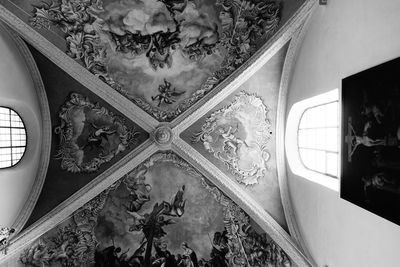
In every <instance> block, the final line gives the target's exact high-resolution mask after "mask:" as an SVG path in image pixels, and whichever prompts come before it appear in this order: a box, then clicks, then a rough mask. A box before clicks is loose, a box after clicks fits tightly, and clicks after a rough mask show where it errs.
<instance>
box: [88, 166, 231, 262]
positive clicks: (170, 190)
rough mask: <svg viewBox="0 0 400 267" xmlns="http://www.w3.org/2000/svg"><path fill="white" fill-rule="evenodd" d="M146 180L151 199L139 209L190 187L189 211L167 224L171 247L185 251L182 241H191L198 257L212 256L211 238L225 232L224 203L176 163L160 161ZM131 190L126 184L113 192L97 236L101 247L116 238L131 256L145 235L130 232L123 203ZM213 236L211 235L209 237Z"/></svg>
mask: <svg viewBox="0 0 400 267" xmlns="http://www.w3.org/2000/svg"><path fill="white" fill-rule="evenodd" d="M146 183H149V184H150V185H151V186H152V190H151V193H150V197H151V200H150V201H149V202H147V203H146V204H145V205H144V206H143V207H142V209H141V211H140V212H139V213H140V214H144V213H146V212H151V209H152V207H153V206H154V204H155V203H156V202H158V203H160V202H162V201H163V200H165V201H167V202H169V201H170V200H171V197H173V196H174V195H175V193H176V192H177V191H178V190H179V188H181V187H182V185H185V186H186V189H185V195H184V197H185V199H186V207H185V213H184V215H183V216H182V217H181V218H174V221H176V224H173V225H169V226H166V227H164V231H165V232H167V235H166V236H165V237H164V239H165V241H166V242H167V244H168V250H170V251H171V252H172V253H173V254H178V253H180V254H182V250H181V248H180V246H181V244H182V242H187V243H188V245H189V246H190V247H191V248H192V249H194V250H195V251H196V253H197V255H198V258H205V259H209V255H210V252H211V249H212V246H211V242H210V237H211V238H212V237H213V235H214V233H215V232H217V231H220V232H221V231H223V229H224V224H223V219H222V215H223V211H222V206H221V205H220V204H218V203H217V202H216V200H215V199H214V197H213V196H212V195H211V194H210V193H209V192H208V191H207V190H206V189H205V188H204V187H203V186H202V185H201V181H200V179H199V178H196V177H193V176H191V175H190V174H189V173H188V172H187V171H185V170H183V169H180V168H179V167H177V166H175V165H174V164H173V163H167V162H163V163H156V165H155V166H153V167H151V168H150V169H149V171H148V172H147V174H146ZM128 193H129V192H128V190H127V189H126V187H125V185H124V184H123V183H122V184H121V185H120V186H119V188H118V189H117V190H115V191H113V192H111V194H110V196H109V198H108V200H107V203H106V205H105V207H104V209H103V211H102V212H101V213H100V214H101V215H100V216H99V221H98V226H97V227H96V230H95V232H96V237H97V239H98V241H99V242H100V244H101V245H100V248H102V247H107V246H110V245H112V239H114V242H115V244H116V246H120V247H121V248H122V251H126V250H127V249H128V248H130V251H129V253H128V255H130V254H131V253H133V252H134V251H135V250H136V249H137V248H138V247H139V245H140V243H141V241H142V239H143V234H142V233H135V232H129V231H128V229H129V224H130V223H131V222H132V219H131V218H130V216H129V215H128V214H127V213H126V212H125V208H124V206H123V205H122V204H123V203H124V201H125V199H124V198H125V197H126V196H127V195H128ZM209 236H210V237H209Z"/></svg>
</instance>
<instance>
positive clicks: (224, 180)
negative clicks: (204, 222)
mask: <svg viewBox="0 0 400 267" xmlns="http://www.w3.org/2000/svg"><path fill="white" fill-rule="evenodd" d="M172 149H173V151H174V152H175V153H177V154H178V155H179V156H180V157H182V158H183V159H185V160H186V161H187V162H189V163H190V164H191V165H193V166H194V167H195V169H197V170H198V171H199V172H201V173H202V174H203V175H204V176H205V177H206V178H207V179H209V180H210V181H211V182H212V183H213V184H214V185H215V186H217V187H218V188H219V189H220V190H221V191H222V192H224V193H225V194H226V195H227V196H228V197H229V198H231V199H232V200H233V201H234V202H235V203H236V204H237V205H239V206H240V207H241V208H242V209H243V210H244V211H245V212H246V213H247V214H248V215H249V216H250V217H251V218H252V219H253V220H254V221H255V222H256V223H257V224H258V225H259V226H260V227H261V228H262V229H263V230H264V231H265V232H266V233H267V234H268V235H269V236H270V237H271V238H272V239H273V240H274V241H275V242H276V243H277V244H278V245H279V246H280V247H281V248H282V249H283V250H284V251H285V252H286V254H287V255H288V256H289V257H290V258H291V259H292V261H293V262H295V263H296V264H297V265H298V266H312V265H311V263H310V262H309V261H308V259H307V257H306V256H304V255H303V254H302V252H301V251H300V250H299V249H298V248H297V245H296V243H295V242H294V241H293V240H292V238H291V237H290V236H289V234H288V233H287V232H286V231H285V230H284V229H283V228H282V227H281V226H280V225H279V224H278V223H277V222H276V221H275V220H274V219H273V218H272V217H271V215H269V213H268V212H266V211H265V210H264V209H263V208H262V207H261V205H260V204H258V203H257V202H256V201H255V200H254V199H253V198H252V197H251V196H250V195H248V194H247V193H245V192H244V190H243V189H242V188H241V187H240V185H239V184H238V183H237V182H236V181H234V180H232V179H231V178H229V177H228V176H227V175H226V174H224V173H223V172H222V171H221V170H220V169H218V167H216V166H215V165H214V164H212V163H211V162H210V161H208V160H207V159H206V158H205V157H204V156H203V155H201V154H200V153H199V152H197V151H196V150H195V149H194V148H193V147H192V146H190V145H189V144H188V143H186V142H185V141H184V140H182V139H180V138H176V139H174V140H173V144H172Z"/></svg>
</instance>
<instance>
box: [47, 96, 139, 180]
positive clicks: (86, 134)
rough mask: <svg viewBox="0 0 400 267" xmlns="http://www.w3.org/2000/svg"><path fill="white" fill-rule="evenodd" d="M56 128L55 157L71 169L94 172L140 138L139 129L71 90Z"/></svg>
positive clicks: (68, 169) (62, 166)
mask: <svg viewBox="0 0 400 267" xmlns="http://www.w3.org/2000/svg"><path fill="white" fill-rule="evenodd" d="M58 116H59V118H60V120H61V124H60V125H59V126H57V127H56V128H55V131H54V132H55V133H56V134H57V135H58V136H59V139H60V143H59V149H58V153H57V155H56V156H55V157H56V159H60V160H61V168H62V169H65V170H67V171H69V172H94V171H97V170H98V169H99V167H100V166H101V165H102V164H104V163H106V162H109V161H110V160H112V159H113V158H114V157H115V156H116V155H118V154H119V153H121V152H123V151H125V150H126V149H127V148H128V147H129V146H132V145H134V144H135V143H136V142H137V136H138V135H139V133H138V132H136V131H134V129H133V128H132V129H129V128H128V127H127V126H126V125H125V123H124V120H123V119H122V118H120V117H118V116H116V115H114V114H113V113H112V112H110V111H108V110H107V109H106V108H104V107H101V106H100V105H99V104H98V103H96V104H94V103H92V102H90V101H89V99H88V98H85V97H84V96H82V95H80V94H77V93H72V94H71V95H70V99H69V100H68V101H67V102H66V103H65V104H64V105H63V106H62V107H61V111H60V112H59V115H58Z"/></svg>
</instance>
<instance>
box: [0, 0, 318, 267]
mask: <svg viewBox="0 0 400 267" xmlns="http://www.w3.org/2000/svg"><path fill="white" fill-rule="evenodd" d="M0 4H1V5H0V19H1V20H3V22H4V23H5V24H7V25H8V27H9V28H8V31H9V32H10V34H11V35H12V36H13V37H14V40H15V42H16V43H17V46H19V47H23V48H20V49H25V50H26V51H28V52H29V55H27V56H25V57H26V58H25V59H26V60H27V61H29V60H33V61H34V63H35V64H34V65H35V66H34V68H35V69H36V70H38V71H39V73H40V77H41V81H40V82H41V83H42V85H43V90H44V92H45V94H44V95H45V98H46V99H47V100H46V103H44V104H43V105H42V109H43V110H48V111H49V112H48V117H46V118H43V120H44V121H46V122H44V123H48V124H49V125H51V130H52V133H51V138H45V137H46V136H44V141H43V142H44V143H47V144H48V146H50V149H49V150H50V153H49V155H48V161H47V163H46V164H44V166H42V168H44V169H45V170H46V171H45V172H43V174H42V175H37V177H36V183H35V186H34V187H35V190H34V192H35V193H32V192H33V191H32V192H31V197H29V199H28V201H27V202H29V203H27V204H26V208H25V210H24V212H23V214H24V215H23V216H22V215H21V216H19V217H18V220H17V221H16V222H15V223H14V225H10V226H13V227H15V228H16V230H17V232H16V233H15V234H14V235H13V236H12V238H11V242H10V246H9V248H8V254H7V255H6V256H2V257H0V263H1V262H7V263H10V264H11V266H13V265H15V266H42V265H40V264H43V262H45V263H46V264H48V265H49V266H53V265H54V266H58V265H60V266H64V265H65V266H67V265H66V264H67V263H68V264H73V265H72V266H85V265H90V264H92V263H94V262H96V263H98V264H100V263H102V264H106V265H99V266H113V264H116V263H115V262H114V261H117V260H118V261H119V262H124V263H126V264H131V265H126V266H150V261H152V262H153V263H154V262H155V261H156V259H162V258H164V261H169V262H170V263H169V264H172V265H170V266H174V265H173V263H171V261H173V260H174V261H176V264H178V263H177V262H179V260H182V261H185V260H186V261H189V258H190V260H191V261H194V260H193V254H192V252H194V253H195V254H196V256H197V258H198V261H199V264H201V263H200V262H201V261H200V260H201V259H202V260H203V261H202V262H203V263H205V262H208V264H209V265H210V266H225V265H218V264H221V263H218V261H219V260H221V258H222V262H229V263H228V264H229V266H260V265H262V266H264V265H265V264H267V263H270V264H272V265H273V266H289V265H292V266H297V265H299V266H310V265H311V263H310V262H311V260H310V259H308V258H307V256H305V255H307V252H306V251H305V250H304V249H305V248H304V247H302V246H301V238H300V236H299V235H298V233H297V228H296V223H295V220H294V218H293V215H292V212H291V207H290V200H289V198H288V197H287V188H286V182H285V177H284V175H283V174H282V171H281V170H280V167H279V166H281V165H282V164H280V162H282V157H283V153H282V150H283V147H282V145H280V144H282V138H283V131H282V130H283V126H282V123H283V121H282V116H283V114H284V110H285V107H284V103H285V90H286V87H287V83H288V77H289V75H290V70H291V62H292V61H293V59H294V55H295V52H296V48H297V44H298V42H299V40H300V37H301V29H302V27H303V26H304V23H305V20H306V18H307V16H308V15H309V13H310V12H311V10H312V7H313V6H314V5H315V1H297V0H286V1H283V0H282V1H255V0H249V1H239V0H218V1H208V0H197V1H191V0H146V1H140V0H135V1H113V0H104V1H100V0H98V1H95V0H91V1H89V0H87V1H74V0H63V1H46V2H42V1H33V0H32V1H8V0H1V1H0ZM21 38H22V39H23V41H22V40H21ZM28 134H29V133H28ZM28 145H29V144H28ZM67 247H68V248H67ZM116 247H120V248H121V249H122V251H123V252H124V251H127V250H128V249H129V250H128V252H126V253H125V254H123V255H121V254H118V253H119V252H117V251H116V250H115V248H116ZM110 249H111V252H112V255H113V256H109V254H107V253H108V252H109V251H110ZM166 251H168V253H169V254H168V253H167V254H168V255H167V254H166ZM135 253H136V254H135ZM185 253H186V254H187V255H186V254H185ZM38 254H41V255H42V256H41V257H39V258H37V257H36V258H35V256H34V255H38ZM170 254H172V255H175V256H171V255H170ZM181 254H182V255H183V256H182V255H181ZM107 255H108V256H107ZM178 255H181V256H182V259H180V258H179V256H178ZM185 255H186V256H187V257H186V258H185ZM113 257H114V258H115V259H114V258H113ZM141 257H142V258H141ZM111 258H112V259H111ZM117 258H118V259H117ZM111 260H112V261H113V263H112V264H111V263H110V262H111ZM134 262H135V263H137V264H142V265H133V263H134ZM29 264H30V265H29ZM35 264H36V265H35ZM63 264H64V265H63ZM74 264H75V265H74ZM107 264H108V265H107ZM224 264H226V263H224ZM263 264H264V265H263ZM115 266H117V265H115ZM118 266H120V265H118ZM121 266H122V265H121ZM160 266H161V265H160ZM165 266H167V265H165ZM185 266H186V265H185ZM203 266H205V265H203Z"/></svg>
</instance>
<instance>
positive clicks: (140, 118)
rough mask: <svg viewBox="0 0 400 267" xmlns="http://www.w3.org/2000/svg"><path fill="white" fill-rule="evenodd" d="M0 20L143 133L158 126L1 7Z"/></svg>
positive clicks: (150, 118) (125, 99)
mask: <svg viewBox="0 0 400 267" xmlns="http://www.w3.org/2000/svg"><path fill="white" fill-rule="evenodd" d="M0 19H2V20H3V21H4V22H6V23H7V24H8V25H10V26H11V27H12V29H14V30H15V31H17V32H18V33H19V34H20V35H21V36H23V37H24V38H25V39H26V40H27V41H28V42H29V43H31V44H32V45H33V46H34V47H35V48H36V49H38V50H39V51H40V52H41V53H42V54H44V55H45V56H46V57H47V58H49V59H50V60H51V61H52V62H54V63H55V64H56V65H57V66H59V67H60V68H61V69H62V70H64V71H65V72H66V73H67V74H69V75H70V76H71V77H72V78H74V79H75V80H77V81H78V82H79V83H81V84H82V85H83V86H85V87H86V88H88V89H89V90H90V91H92V92H93V93H95V94H96V95H98V96H99V97H101V98H102V99H103V100H104V101H106V102H107V103H109V104H110V105H111V106H113V107H114V108H116V109H117V110H119V111H120V112H121V113H122V114H123V115H125V116H126V117H127V118H129V119H130V120H132V121H134V122H135V123H137V124H138V125H139V126H140V127H141V128H143V129H144V130H145V131H147V132H151V131H152V130H153V129H154V128H155V127H156V125H157V124H158V121H157V120H156V119H154V118H153V117H152V116H150V115H149V114H147V113H146V112H145V111H144V110H142V109H141V108H139V107H138V106H137V105H135V104H134V103H132V102H131V101H130V100H129V99H127V98H126V97H124V96H123V95H121V94H120V93H118V92H117V91H116V90H115V89H113V88H111V87H110V86H108V85H107V84H106V83H104V82H102V81H101V80H100V79H99V78H97V77H96V76H94V75H93V74H92V73H91V72H89V71H88V70H87V69H85V68H84V67H83V66H81V65H80V64H79V63H77V62H76V61H75V60H73V59H72V58H71V57H69V56H68V55H67V54H65V53H64V52H63V51H61V50H60V49H59V48H57V47H56V46H55V45H53V44H52V43H51V42H50V41H48V40H47V39H46V38H45V37H43V36H42V35H41V34H39V33H38V32H37V31H36V30H33V29H32V28H31V27H30V26H29V25H28V24H26V23H25V22H23V21H22V20H21V19H19V18H18V17H17V16H15V15H14V14H13V13H11V12H10V11H8V10H7V9H6V8H5V7H4V6H3V5H1V4H0Z"/></svg>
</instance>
